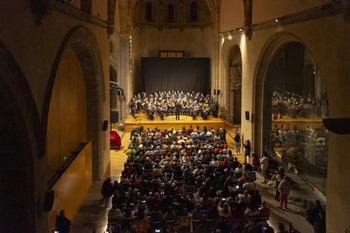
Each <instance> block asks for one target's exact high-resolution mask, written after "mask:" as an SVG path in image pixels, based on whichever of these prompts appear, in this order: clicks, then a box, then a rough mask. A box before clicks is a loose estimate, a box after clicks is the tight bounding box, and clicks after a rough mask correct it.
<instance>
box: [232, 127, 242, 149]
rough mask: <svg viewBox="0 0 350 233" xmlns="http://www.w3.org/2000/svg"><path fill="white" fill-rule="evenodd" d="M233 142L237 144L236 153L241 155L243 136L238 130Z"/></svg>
mask: <svg viewBox="0 0 350 233" xmlns="http://www.w3.org/2000/svg"><path fill="white" fill-rule="evenodd" d="M233 141H234V142H235V153H236V154H239V153H240V152H241V135H240V133H239V131H238V129H237V130H236V132H235V136H234V138H233Z"/></svg>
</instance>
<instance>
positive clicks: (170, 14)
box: [167, 4, 175, 22]
mask: <svg viewBox="0 0 350 233" xmlns="http://www.w3.org/2000/svg"><path fill="white" fill-rule="evenodd" d="M167 21H168V22H174V21H175V10H174V5H173V4H169V5H168V11H167Z"/></svg>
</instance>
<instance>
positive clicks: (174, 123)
mask: <svg viewBox="0 0 350 233" xmlns="http://www.w3.org/2000/svg"><path fill="white" fill-rule="evenodd" d="M141 125H142V126H143V127H144V128H145V129H147V128H150V129H155V128H156V127H157V128H158V129H160V130H165V129H170V128H172V127H174V129H176V130H179V129H181V128H182V127H183V126H185V127H186V129H188V128H189V127H190V126H191V125H192V127H193V128H196V127H197V126H199V127H200V128H201V129H203V127H204V126H206V127H207V128H208V129H210V128H213V129H219V128H223V127H224V125H225V122H224V121H223V120H222V119H220V118H215V117H213V116H209V117H208V119H207V120H203V119H202V118H201V117H197V118H196V120H193V119H192V117H190V116H184V115H181V116H180V120H175V116H174V115H172V116H167V117H165V118H164V120H161V119H160V118H159V117H155V119H154V120H149V119H147V116H146V115H145V114H144V113H139V114H136V119H134V118H133V117H132V116H131V115H128V117H127V118H126V119H125V120H124V131H125V132H131V130H132V129H133V128H134V127H138V126H141Z"/></svg>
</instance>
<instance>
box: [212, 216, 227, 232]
mask: <svg viewBox="0 0 350 233" xmlns="http://www.w3.org/2000/svg"><path fill="white" fill-rule="evenodd" d="M213 231H214V232H215V233H219V232H220V233H230V232H231V226H230V225H229V224H228V222H227V221H226V219H225V218H224V217H220V218H219V221H218V222H217V223H216V224H215V225H214V229H213Z"/></svg>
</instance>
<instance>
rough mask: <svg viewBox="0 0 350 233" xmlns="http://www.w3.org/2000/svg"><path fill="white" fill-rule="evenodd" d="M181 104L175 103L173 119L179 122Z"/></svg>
mask: <svg viewBox="0 0 350 233" xmlns="http://www.w3.org/2000/svg"><path fill="white" fill-rule="evenodd" d="M181 109H182V104H181V102H180V101H177V102H176V103H175V119H176V120H180V114H181Z"/></svg>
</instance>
